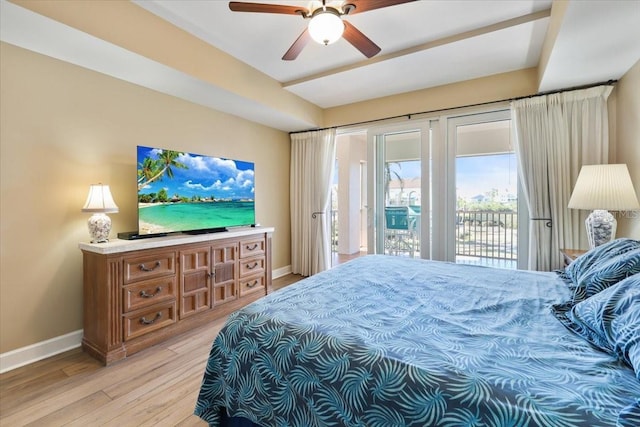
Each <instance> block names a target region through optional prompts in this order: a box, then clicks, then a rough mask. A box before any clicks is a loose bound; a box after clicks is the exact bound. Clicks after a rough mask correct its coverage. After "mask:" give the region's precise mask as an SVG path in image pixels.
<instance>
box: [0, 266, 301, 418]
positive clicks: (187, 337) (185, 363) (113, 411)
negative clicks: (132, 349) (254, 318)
mask: <svg viewBox="0 0 640 427" xmlns="http://www.w3.org/2000/svg"><path fill="white" fill-rule="evenodd" d="M301 278H302V277H301V276H297V275H293V274H290V275H287V276H284V277H281V278H278V279H275V280H274V281H273V288H274V290H277V289H280V288H282V287H284V286H287V285H289V284H291V283H294V282H297V281H298V280H300V279H301ZM225 320H226V317H225V318H222V319H219V320H217V321H215V322H213V323H212V324H210V325H206V326H204V327H200V328H197V329H194V330H193V331H190V332H188V333H185V334H182V335H180V336H178V337H174V338H172V339H170V340H168V341H166V342H164V343H161V344H158V345H155V346H153V347H151V348H148V349H146V350H144V351H141V352H139V353H136V354H134V355H132V356H130V357H128V358H126V359H124V360H122V361H119V362H116V363H114V364H113V365H110V366H107V367H104V366H102V365H101V364H100V363H99V362H97V361H96V360H94V359H92V358H91V357H90V356H89V355H87V354H86V353H83V352H82V350H81V349H75V350H71V351H68V352H65V353H62V354H59V355H57V356H54V357H51V358H48V359H45V360H41V361H39V362H36V363H33V364H31V365H28V366H24V367H21V368H18V369H14V370H12V371H9V372H6V373H4V374H2V375H0V426H82V427H85V426H119V427H123V426H204V425H206V423H204V422H203V421H202V420H200V419H199V418H198V417H196V416H195V415H193V409H194V406H195V402H196V399H197V396H198V391H199V389H200V382H201V381H202V375H203V373H204V367H205V365H206V361H207V357H208V355H209V349H210V347H211V343H212V341H213V339H214V338H215V336H216V335H217V333H218V332H219V331H220V328H222V326H223V324H224V321H225Z"/></svg>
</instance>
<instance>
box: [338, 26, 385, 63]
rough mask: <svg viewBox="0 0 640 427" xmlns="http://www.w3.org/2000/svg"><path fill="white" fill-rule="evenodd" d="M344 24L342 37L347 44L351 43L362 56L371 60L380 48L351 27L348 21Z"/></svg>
mask: <svg viewBox="0 0 640 427" xmlns="http://www.w3.org/2000/svg"><path fill="white" fill-rule="evenodd" d="M342 22H344V27H345V28H344V33H343V34H342V37H344V39H345V40H346V41H348V42H349V43H351V44H352V45H353V46H354V47H355V48H356V49H358V50H359V51H360V52H362V54H363V55H364V56H366V57H367V58H371V57H372V56H375V55H376V54H377V53H378V52H380V50H381V49H380V47H379V46H378V45H377V44H375V43H374V42H372V41H371V40H370V39H369V38H368V37H367V36H365V35H364V34H362V33H361V32H360V30H358V29H357V28H356V27H354V26H353V24H351V23H349V22H348V21H342Z"/></svg>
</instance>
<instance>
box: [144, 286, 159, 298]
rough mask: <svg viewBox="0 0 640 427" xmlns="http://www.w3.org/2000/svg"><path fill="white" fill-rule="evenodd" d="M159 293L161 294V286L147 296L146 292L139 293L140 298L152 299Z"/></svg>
mask: <svg viewBox="0 0 640 427" xmlns="http://www.w3.org/2000/svg"><path fill="white" fill-rule="evenodd" d="M160 292H162V286H158V287H157V288H156V291H155V292H154V293H152V294H148V293H147V291H140V296H141V297H142V298H153V297H155V296H156V295H158V294H159V293H160Z"/></svg>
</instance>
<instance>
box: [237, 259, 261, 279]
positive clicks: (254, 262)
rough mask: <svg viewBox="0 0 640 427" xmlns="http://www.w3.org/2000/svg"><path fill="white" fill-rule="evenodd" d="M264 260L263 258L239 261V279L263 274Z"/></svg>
mask: <svg viewBox="0 0 640 427" xmlns="http://www.w3.org/2000/svg"><path fill="white" fill-rule="evenodd" d="M264 263H265V259H264V257H263V256H261V257H255V258H247V259H241V260H240V277H246V276H253V275H255V274H261V273H264Z"/></svg>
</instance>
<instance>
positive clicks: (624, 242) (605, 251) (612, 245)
mask: <svg viewBox="0 0 640 427" xmlns="http://www.w3.org/2000/svg"><path fill="white" fill-rule="evenodd" d="M633 249H640V240H633V239H628V238H620V239H616V240H613V241H611V242H608V243H605V244H603V245H600V246H596V247H595V248H593V249H591V250H590V251H589V252H587V253H585V254H583V255H581V256H579V257H578V258H576V259H575V261H573V262H572V263H571V264H569V265H568V266H567V268H566V269H565V270H564V274H565V275H566V276H567V277H568V278H569V279H570V280H571V281H572V282H573V283H574V284H575V285H577V284H578V282H579V281H580V280H581V279H582V277H583V276H584V275H585V274H588V272H589V270H590V269H591V268H597V267H598V266H599V265H601V264H603V263H606V262H607V261H609V260H611V258H613V257H616V256H618V255H621V254H623V253H625V252H627V251H630V250H633Z"/></svg>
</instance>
